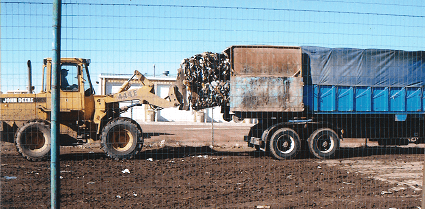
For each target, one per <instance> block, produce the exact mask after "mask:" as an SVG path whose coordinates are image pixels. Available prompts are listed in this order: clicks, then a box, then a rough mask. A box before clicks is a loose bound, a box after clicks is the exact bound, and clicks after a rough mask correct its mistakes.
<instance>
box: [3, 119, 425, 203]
mask: <svg viewBox="0 0 425 209" xmlns="http://www.w3.org/2000/svg"><path fill="white" fill-rule="evenodd" d="M141 125H142V128H143V129H144V132H145V138H146V140H145V147H144V151H143V152H142V153H141V154H139V155H137V156H136V158H135V159H133V160H126V161H114V160H111V159H109V158H107V157H106V156H105V155H104V154H103V153H102V151H101V150H100V149H99V146H98V144H90V145H88V146H80V147H78V148H68V147H65V148H62V149H61V153H62V154H61V156H60V159H61V165H60V166H61V172H60V176H61V207H62V208H153V207H155V208H238V207H241V208H268V207H270V208H322V207H327V208H418V206H421V199H422V194H421V192H422V165H423V160H424V156H423V153H424V149H423V146H421V145H410V146H407V147H378V146H376V144H374V143H373V142H368V146H367V147H365V146H364V145H365V143H364V141H362V140H351V141H344V142H343V143H342V146H343V147H342V148H341V150H340V151H339V152H338V153H337V158H336V159H334V160H319V159H314V158H312V157H309V156H308V155H301V156H300V157H299V158H298V159H294V160H286V161H277V160H275V159H273V158H272V157H270V156H267V155H265V154H264V153H261V152H256V151H254V150H252V149H251V148H248V147H246V144H245V143H244V142H243V135H245V134H247V133H248V131H249V127H250V125H246V124H215V126H214V131H212V130H211V124H205V125H194V124H141ZM212 136H214V137H212ZM211 145H214V146H211ZM49 167H50V163H49V162H29V161H27V160H25V159H24V158H22V157H21V156H20V155H19V154H18V153H17V152H16V150H15V148H14V147H13V145H12V144H10V143H2V147H1V206H2V207H4V208H28V207H32V208H46V207H50V169H49Z"/></svg>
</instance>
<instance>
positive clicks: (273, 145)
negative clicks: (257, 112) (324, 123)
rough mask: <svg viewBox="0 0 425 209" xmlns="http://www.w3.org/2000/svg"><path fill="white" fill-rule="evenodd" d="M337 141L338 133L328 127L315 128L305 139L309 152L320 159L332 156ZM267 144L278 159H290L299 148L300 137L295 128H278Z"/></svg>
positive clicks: (337, 144)
mask: <svg viewBox="0 0 425 209" xmlns="http://www.w3.org/2000/svg"><path fill="white" fill-rule="evenodd" d="M339 143H340V141H339V138H338V135H337V134H336V132H335V131H334V130H332V129H329V128H320V129H317V130H316V131H314V132H313V133H312V134H311V135H310V137H309V138H308V139H307V145H308V149H309V151H310V153H311V154H312V155H313V156H314V157H316V158H320V159H322V158H323V159H329V158H334V157H335V154H336V151H337V150H338V149H339ZM304 144H305V143H304ZM268 145H269V150H270V153H271V155H272V156H273V157H274V158H276V159H278V160H284V159H292V158H295V157H296V156H297V155H298V153H299V152H300V150H301V139H300V137H299V135H298V134H297V132H296V131H295V130H293V129H291V128H280V129H278V130H276V131H275V132H274V134H273V135H272V136H271V138H270V141H269V143H268Z"/></svg>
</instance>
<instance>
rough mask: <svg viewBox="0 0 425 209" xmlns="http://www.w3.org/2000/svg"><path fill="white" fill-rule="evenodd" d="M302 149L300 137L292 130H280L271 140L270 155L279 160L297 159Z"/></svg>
mask: <svg viewBox="0 0 425 209" xmlns="http://www.w3.org/2000/svg"><path fill="white" fill-rule="evenodd" d="M300 149H301V140H300V137H299V136H298V134H297V132H295V131H294V130H292V129H290V128H281V129H278V130H277V131H275V132H274V134H273V135H272V137H271V138H270V142H269V150H270V153H271V154H272V156H273V157H275V158H276V159H278V160H284V159H292V158H295V156H297V154H298V152H299V151H300Z"/></svg>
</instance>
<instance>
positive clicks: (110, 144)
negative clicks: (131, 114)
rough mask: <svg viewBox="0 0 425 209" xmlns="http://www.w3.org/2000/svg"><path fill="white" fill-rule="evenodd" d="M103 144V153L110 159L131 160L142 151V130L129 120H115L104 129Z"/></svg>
mask: <svg viewBox="0 0 425 209" xmlns="http://www.w3.org/2000/svg"><path fill="white" fill-rule="evenodd" d="M101 143H102V149H103V151H104V152H105V153H106V154H107V155H108V156H109V157H110V158H113V159H115V160H123V159H131V158H133V157H134V156H135V155H137V154H138V153H139V151H140V150H142V146H143V134H142V129H141V128H140V126H139V125H138V124H137V123H136V122H135V121H133V120H131V119H129V118H117V119H114V120H112V121H110V122H108V124H106V126H105V127H104V128H103V131H102V135H101Z"/></svg>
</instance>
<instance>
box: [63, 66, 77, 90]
mask: <svg viewBox="0 0 425 209" xmlns="http://www.w3.org/2000/svg"><path fill="white" fill-rule="evenodd" d="M60 86H61V89H62V91H78V66H77V65H62V66H61V85H60Z"/></svg>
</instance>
